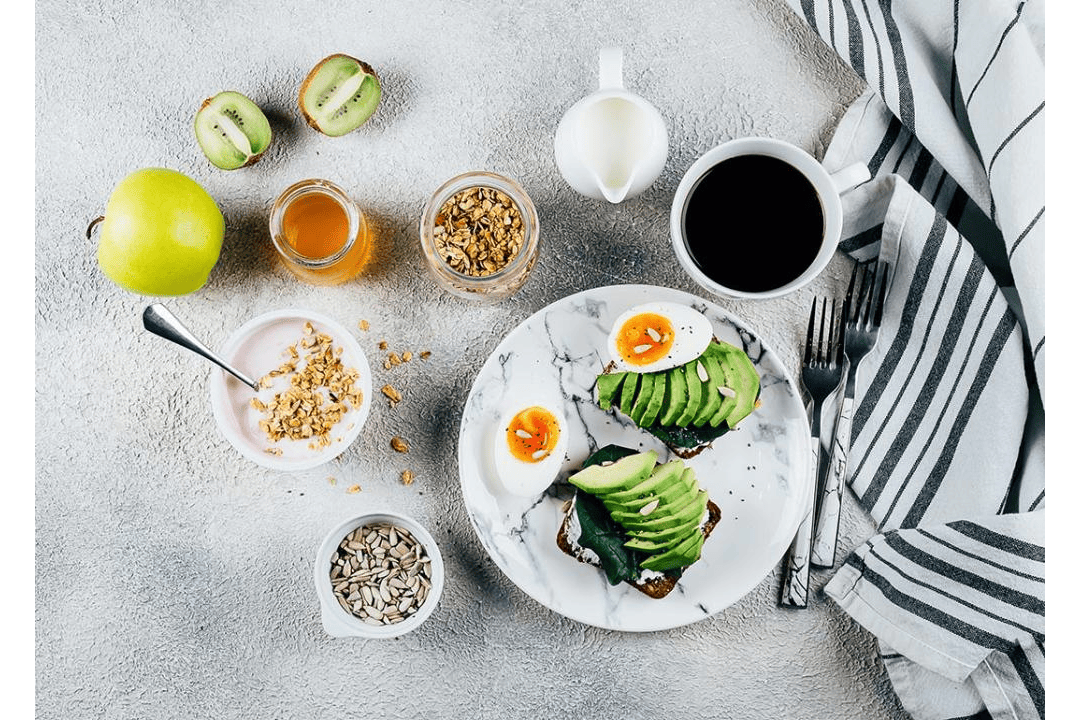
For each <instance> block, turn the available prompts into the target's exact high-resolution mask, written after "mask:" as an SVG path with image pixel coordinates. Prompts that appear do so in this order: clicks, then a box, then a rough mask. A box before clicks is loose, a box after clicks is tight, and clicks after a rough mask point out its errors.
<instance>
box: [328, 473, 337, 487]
mask: <svg viewBox="0 0 1080 720" xmlns="http://www.w3.org/2000/svg"><path fill="white" fill-rule="evenodd" d="M326 481H327V482H328V483H330V487H334V486H335V485H337V478H336V477H334V476H333V475H331V476H330V477H328V478H326Z"/></svg>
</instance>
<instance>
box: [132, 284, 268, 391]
mask: <svg viewBox="0 0 1080 720" xmlns="http://www.w3.org/2000/svg"><path fill="white" fill-rule="evenodd" d="M143 327H144V328H146V329H147V330H149V331H150V332H152V333H154V334H155V335H158V336H160V337H163V338H165V339H166V340H171V341H173V342H174V343H176V344H177V345H179V346H180V347H185V348H187V349H188V350H190V351H192V352H193V353H197V354H199V355H202V356H203V357H204V358H206V359H207V360H209V361H210V362H212V363H214V364H215V365H217V366H219V367H220V368H221V369H222V370H225V371H226V372H228V373H230V374H232V375H233V377H235V378H236V379H237V380H239V381H240V382H242V383H244V384H245V385H247V386H248V387H250V388H251V389H252V390H256V391H257V390H258V389H259V383H257V382H256V381H254V380H252V379H251V378H249V377H248V376H247V375H245V374H244V373H242V372H240V371H239V370H237V369H236V368H234V367H232V366H231V365H229V364H228V363H227V362H225V361H224V360H222V359H221V358H220V357H218V356H217V355H215V354H214V353H213V352H212V351H211V350H210V348H208V347H206V346H205V345H203V344H202V343H201V342H199V341H198V340H197V339H196V338H195V336H194V335H192V334H191V331H190V330H188V329H187V328H186V327H184V324H183V323H182V322H180V321H179V320H177V319H176V316H175V315H173V314H172V313H171V312H169V311H168V309H167V308H166V307H165V306H164V305H162V304H161V303H154V304H153V305H149V306H148V307H147V308H146V310H144V311H143Z"/></svg>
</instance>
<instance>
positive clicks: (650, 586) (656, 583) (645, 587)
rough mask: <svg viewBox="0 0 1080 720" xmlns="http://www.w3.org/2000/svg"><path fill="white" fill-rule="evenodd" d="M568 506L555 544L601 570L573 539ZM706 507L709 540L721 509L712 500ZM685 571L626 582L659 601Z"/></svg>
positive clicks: (673, 587)
mask: <svg viewBox="0 0 1080 720" xmlns="http://www.w3.org/2000/svg"><path fill="white" fill-rule="evenodd" d="M567 505H568V507H567V510H566V514H565V517H563V521H562V524H560V525H559V532H558V535H556V537H555V544H557V545H558V546H559V549H560V550H562V551H563V552H564V553H566V554H567V555H569V556H570V557H572V558H574V559H575V560H577V561H578V562H583V563H585V564H586V565H592V566H594V567H596V568H599V567H600V563H599V562H597V561H596V560H594V559H592V558H590V557H588V556H587V555H586V552H587V548H583V547H582V546H580V545H578V544H577V542H575V540H574V538H572V537H571V535H570V525H571V515H572V514H573V513H574V503H572V502H568V503H567ZM706 507H707V509H708V514H707V515H706V516H705V524H704V526H703V527H702V532H703V533H705V539H706V540H708V539H709V535H710V534H711V533H712V531H713V528H715V527H716V524H717V523H718V522H720V508H719V506H717V504H716V503H714V502H713V501H712V500H709V503H708V505H707V506H706ZM684 570H686V568H678V569H676V570H668V571H667V572H665V573H663V575H662V577H657V578H653V579H651V580H645V581H642V580H636V581H633V582H631V581H629V580H627V581H625V582H626V583H627V584H628V585H630V586H631V587H634V588H636V589H637V590H640V591H641V592H643V593H645V594H646V595H648V596H649V597H651V598H654V599H657V600H659V599H660V598H662V597H664V596H665V595H667V594H668V593H670V592H671V591H672V590H674V589H675V585H676V584H677V583H678V582H679V578H680V577H682V574H683V571H684Z"/></svg>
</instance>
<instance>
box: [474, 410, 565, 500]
mask: <svg viewBox="0 0 1080 720" xmlns="http://www.w3.org/2000/svg"><path fill="white" fill-rule="evenodd" d="M534 405H536V406H539V407H542V408H544V409H545V410H547V411H548V412H550V413H551V414H552V415H553V416H554V418H555V422H556V423H557V424H558V427H559V439H558V440H556V441H555V446H554V447H553V448H552V449H551V452H550V453H548V455H547V457H545V458H543V459H541V460H538V461H536V462H523V461H521V460H518V459H517V458H516V457H514V455H513V453H512V452H510V448H509V446H508V445H507V442H506V429H507V428H508V427H509V426H510V422H511V421H512V420H513V419H514V416H515V415H517V414H518V413H519V412H521V411H522V410H524V409H526V408H529V407H532V406H534ZM560 405H561V402H560V403H555V402H552V401H551V400H550V399H548V398H545V399H534V400H533V401H531V402H530V401H529V400H522V401H516V402H514V403H513V404H510V405H506V406H504V407H503V409H502V412H501V414H500V415H499V424H498V425H496V426H495V437H494V438H493V446H492V458H493V461H494V464H495V474H496V475H497V477H498V480H499V483H500V484H501V485H502V487H503V489H505V490H506V492H508V493H510V494H511V495H517V496H520V497H536V496H537V495H539V494H540V493H542V492H544V490H546V489H547V488H548V486H550V485H551V483H553V482H555V478H557V477H558V475H559V471H560V470H561V469H562V464H563V460H565V459H566V444H567V439H568V438H569V433H568V432H567V430H568V428H567V426H566V417H565V416H564V415H563V414H562V412H561V411H560V410H559V406H560Z"/></svg>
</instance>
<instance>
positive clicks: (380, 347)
mask: <svg viewBox="0 0 1080 720" xmlns="http://www.w3.org/2000/svg"><path fill="white" fill-rule="evenodd" d="M388 347H390V346H389V345H387V343H386V341H385V340H380V341H379V349H380V350H385V349H386V348H388Z"/></svg>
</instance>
